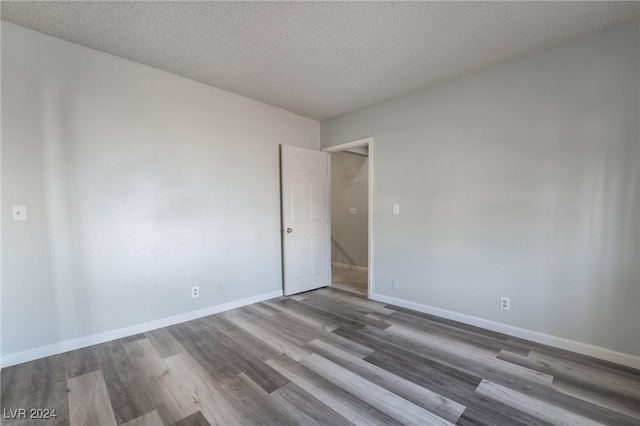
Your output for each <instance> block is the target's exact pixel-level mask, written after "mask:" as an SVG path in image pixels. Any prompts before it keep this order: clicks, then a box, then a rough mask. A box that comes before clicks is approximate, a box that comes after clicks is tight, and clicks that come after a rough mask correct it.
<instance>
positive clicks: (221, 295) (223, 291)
mask: <svg viewBox="0 0 640 426" xmlns="http://www.w3.org/2000/svg"><path fill="white" fill-rule="evenodd" d="M226 295H227V289H226V287H225V285H224V284H218V298H219V299H223V298H224V297H225V296H226Z"/></svg>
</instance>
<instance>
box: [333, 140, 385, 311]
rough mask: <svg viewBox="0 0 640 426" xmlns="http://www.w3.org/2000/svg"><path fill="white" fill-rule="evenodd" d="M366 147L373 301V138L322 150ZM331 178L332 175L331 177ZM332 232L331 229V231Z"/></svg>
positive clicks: (369, 290)
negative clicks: (367, 154)
mask: <svg viewBox="0 0 640 426" xmlns="http://www.w3.org/2000/svg"><path fill="white" fill-rule="evenodd" d="M363 146H366V147H368V148H369V156H368V157H369V170H368V173H369V176H368V178H369V184H368V194H367V195H368V202H369V207H368V208H369V223H368V228H369V229H368V236H367V237H368V238H369V241H368V244H369V247H368V249H369V250H368V251H369V252H368V265H367V275H368V277H367V298H368V299H371V295H372V294H373V277H374V274H373V272H374V269H373V194H374V190H373V184H374V179H373V170H374V168H373V165H374V147H373V136H369V137H366V138H362V139H357V140H354V141H351V142H346V143H343V144H340V145H333V146H328V147H326V148H322V151H324V152H328V153H330V154H331V153H334V152H340V151H346V150H348V149H352V148H360V147H363ZM329 166H331V159H329ZM329 177H331V175H329ZM329 203H331V185H329ZM329 232H331V229H329ZM332 281H333V280H332Z"/></svg>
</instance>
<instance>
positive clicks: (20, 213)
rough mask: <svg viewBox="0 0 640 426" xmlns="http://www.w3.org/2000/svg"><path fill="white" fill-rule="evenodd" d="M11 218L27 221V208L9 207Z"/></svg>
mask: <svg viewBox="0 0 640 426" xmlns="http://www.w3.org/2000/svg"><path fill="white" fill-rule="evenodd" d="M11 218H12V219H13V220H27V207H26V206H11Z"/></svg>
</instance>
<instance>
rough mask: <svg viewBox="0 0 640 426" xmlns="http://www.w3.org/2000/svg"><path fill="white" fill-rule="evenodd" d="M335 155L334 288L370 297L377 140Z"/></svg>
mask: <svg viewBox="0 0 640 426" xmlns="http://www.w3.org/2000/svg"><path fill="white" fill-rule="evenodd" d="M323 151H325V152H328V153H330V154H331V159H330V165H331V173H330V176H331V191H330V193H331V199H330V203H331V286H332V287H334V288H338V289H340V290H345V291H348V292H351V293H355V294H358V295H360V296H364V297H369V295H370V294H371V293H372V289H373V285H372V284H373V270H372V266H373V265H372V260H373V256H372V255H373V250H372V229H373V199H372V198H373V197H372V194H373V138H372V137H369V138H364V139H359V140H356V141H352V142H348V143H345V144H341V145H337V146H332V147H329V148H325V149H323Z"/></svg>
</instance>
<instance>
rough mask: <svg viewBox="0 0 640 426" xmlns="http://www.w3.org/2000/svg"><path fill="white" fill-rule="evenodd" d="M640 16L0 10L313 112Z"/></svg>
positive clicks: (427, 7) (146, 7) (421, 6)
mask: <svg viewBox="0 0 640 426" xmlns="http://www.w3.org/2000/svg"><path fill="white" fill-rule="evenodd" d="M639 18H640V2H608V1H602V2H598V1H594V2H591V1H589V2H566V1H558V2H554V1H551V2H108V1H107V2H100V1H98V2H6V1H5V2H3V3H2V19H3V20H5V21H9V22H13V23H15V24H17V25H20V26H24V27H26V28H30V29H33V30H35V31H39V32H42V33H45V34H49V35H52V36H54V37H58V38H61V39H64V40H67V41H71V42H74V43H78V44H81V45H84V46H87V47H91V48H94V49H97V50H101V51H103V52H107V53H111V54H113V55H116V56H120V57H122V58H125V59H129V60H132V61H136V62H140V63H142V64H146V65H150V66H152V67H155V68H158V69H161V70H163V71H168V72H171V73H174V74H177V75H180V76H183V77H187V78H190V79H192V80H196V81H200V82H203V83H206V84H209V85H212V86H214V87H218V88H221V89H224V90H228V91H231V92H234V93H238V94H241V95H244V96H247V97H250V98H253V99H256V100H259V101H262V102H265V103H268V104H271V105H275V106H278V107H281V108H284V109H287V110H289V111H293V112H295V113H297V114H301V115H304V116H307V117H311V118H315V119H318V120H322V119H326V118H329V117H333V116H337V115H340V114H343V113H346V112H349V111H352V110H355V109H358V108H361V107H364V106H366V105H370V104H373V103H376V102H380V101H383V100H385V99H388V98H392V97H397V96H400V95H403V94H406V93H410V92H413V91H415V90H418V89H422V88H424V87H427V86H430V85H433V84H436V83H439V82H443V81H445V80H447V79H450V78H453V77H456V76H460V75H463V74H466V73H469V72H472V71H475V70H479V69H482V68H485V67H487V66H490V65H493V64H496V63H500V62H504V61H508V60H510V59H513V58H517V57H522V56H525V55H527V54H530V53H533V52H535V51H538V50H541V49H545V48H549V47H552V46H556V45H559V44H562V43H565V42H568V41H570V40H573V39H576V38H580V37H584V36H586V35H589V34H592V33H594V32H598V31H602V30H605V29H607V28H611V27H614V26H617V25H621V24H623V23H625V22H630V21H632V20H636V19H639Z"/></svg>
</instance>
